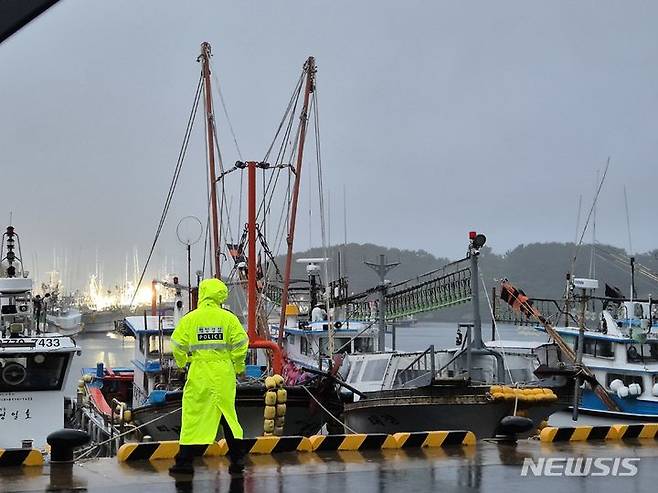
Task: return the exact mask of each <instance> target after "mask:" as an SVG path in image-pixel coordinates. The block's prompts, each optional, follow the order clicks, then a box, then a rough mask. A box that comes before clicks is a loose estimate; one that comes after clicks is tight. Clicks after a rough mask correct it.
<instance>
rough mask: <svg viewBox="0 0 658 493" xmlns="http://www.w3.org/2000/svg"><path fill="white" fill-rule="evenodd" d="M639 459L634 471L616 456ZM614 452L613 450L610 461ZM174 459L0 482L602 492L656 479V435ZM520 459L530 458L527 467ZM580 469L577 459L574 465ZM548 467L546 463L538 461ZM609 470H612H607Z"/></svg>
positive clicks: (15, 474) (251, 490)
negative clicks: (237, 467) (244, 459)
mask: <svg viewBox="0 0 658 493" xmlns="http://www.w3.org/2000/svg"><path fill="white" fill-rule="evenodd" d="M551 458H553V459H554V460H553V461H552V462H551V461H549V462H548V465H550V466H551V467H550V470H548V473H549V474H551V475H542V476H535V475H534V474H533V472H532V470H528V471H527V473H528V474H527V475H526V476H523V475H522V470H523V463H524V460H525V459H530V460H531V461H532V463H533V464H534V467H535V469H537V468H540V469H541V467H540V465H541V464H542V461H544V463H543V464H544V466H546V465H547V463H546V461H547V460H548V459H551ZM569 458H571V460H572V461H573V460H575V459H578V458H581V463H580V464H581V466H582V464H584V462H582V461H585V460H586V459H587V460H589V461H590V462H591V461H593V460H595V459H597V458H599V459H601V461H602V462H601V463H605V464H608V465H609V466H610V467H609V469H611V470H610V472H609V473H608V474H607V475H595V474H593V472H601V470H600V469H597V468H596V467H594V468H593V469H592V470H591V471H590V474H589V475H587V476H579V477H574V476H564V469H565V468H564V466H565V462H566V460H567V459H569ZM624 458H627V459H628V458H632V459H637V460H635V461H634V464H635V466H636V468H637V473H636V474H635V475H632V476H628V475H626V476H624V475H622V474H624V473H628V472H629V471H628V470H627V469H625V468H624V467H623V466H622V467H618V470H617V471H613V470H612V469H613V466H614V464H615V462H616V463H617V465H618V466H619V462H620V461H621V460H622V459H624ZM615 459H617V460H616V461H615ZM171 464H172V461H171V460H154V461H151V462H148V461H140V462H134V463H119V462H118V461H117V460H116V459H91V460H87V461H83V462H81V463H77V464H75V465H69V466H66V465H54V464H51V465H49V464H46V465H44V466H37V467H22V468H6V469H3V470H1V471H0V490H1V491H3V492H26V491H91V492H94V493H95V492H122V493H123V492H125V493H131V492H140V493H150V492H155V491H157V492H158V493H166V492H176V491H189V492H191V491H199V492H201V491H213V492H215V491H217V492H224V491H231V492H242V491H244V492H247V493H266V492H273V493H274V492H277V493H280V492H284V491H285V492H293V493H295V492H299V493H306V492H336V493H350V492H358V493H370V492H372V493H375V492H391V493H421V492H426V491H427V492H450V491H455V492H470V491H491V492H499V491H505V492H515V491H523V492H528V491H532V493H538V492H544V491H546V492H551V493H554V492H555V491H560V490H564V491H569V492H583V493H584V492H596V493H606V492H611V493H612V492H614V493H618V492H619V491H626V490H628V489H629V488H631V489H632V490H633V491H652V490H653V489H654V488H655V485H656V484H657V483H658V441H655V440H634V441H614V442H610V441H608V442H603V441H599V442H566V443H541V442H539V441H536V440H525V441H520V442H518V443H517V444H516V445H514V444H506V443H495V442H488V441H482V442H478V443H477V445H475V446H468V447H467V446H456V447H449V448H426V449H408V450H404V449H402V450H377V451H362V452H357V451H349V452H347V451H345V452H320V453H281V454H276V455H251V456H249V459H248V466H247V469H246V471H245V473H244V475H243V476H242V477H239V478H231V476H230V475H229V474H228V471H227V467H228V461H227V459H226V458H224V457H208V458H200V459H197V463H196V474H195V475H194V477H187V476H181V477H179V478H177V479H174V478H172V477H170V476H169V474H168V471H167V469H168V468H169V466H170V465H171ZM526 469H527V468H526ZM581 470H582V467H581ZM542 471H543V473H545V472H547V469H546V467H544V468H543V469H542ZM613 473H614V474H613Z"/></svg>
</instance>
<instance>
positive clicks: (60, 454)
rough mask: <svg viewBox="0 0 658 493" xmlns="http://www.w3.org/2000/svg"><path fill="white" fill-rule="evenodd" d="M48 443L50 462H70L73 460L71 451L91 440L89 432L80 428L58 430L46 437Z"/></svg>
mask: <svg viewBox="0 0 658 493" xmlns="http://www.w3.org/2000/svg"><path fill="white" fill-rule="evenodd" d="M46 441H47V442H48V445H50V462H52V463H60V464H62V463H70V462H73V451H74V450H75V449H76V448H78V447H81V446H82V445H86V444H87V443H89V442H90V441H91V437H90V436H89V433H87V432H86V431H82V430H67V429H64V430H58V431H55V432H53V433H51V434H50V435H48V438H47V439H46Z"/></svg>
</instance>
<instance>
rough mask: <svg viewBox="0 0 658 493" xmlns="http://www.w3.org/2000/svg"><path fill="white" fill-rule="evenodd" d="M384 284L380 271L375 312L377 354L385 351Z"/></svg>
mask: <svg viewBox="0 0 658 493" xmlns="http://www.w3.org/2000/svg"><path fill="white" fill-rule="evenodd" d="M384 282H385V279H384V275H383V273H382V271H380V285H379V303H378V306H379V310H378V311H377V318H378V322H377V325H378V333H377V350H378V351H379V352H383V351H386V286H385V285H384Z"/></svg>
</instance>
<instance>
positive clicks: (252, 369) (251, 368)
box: [245, 365, 263, 378]
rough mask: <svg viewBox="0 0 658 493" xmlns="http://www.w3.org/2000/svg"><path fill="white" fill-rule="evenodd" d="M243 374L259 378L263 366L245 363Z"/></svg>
mask: <svg viewBox="0 0 658 493" xmlns="http://www.w3.org/2000/svg"><path fill="white" fill-rule="evenodd" d="M245 374H246V375H247V376H248V377H250V378H260V377H261V376H262V375H263V368H261V367H260V365H247V369H246V371H245Z"/></svg>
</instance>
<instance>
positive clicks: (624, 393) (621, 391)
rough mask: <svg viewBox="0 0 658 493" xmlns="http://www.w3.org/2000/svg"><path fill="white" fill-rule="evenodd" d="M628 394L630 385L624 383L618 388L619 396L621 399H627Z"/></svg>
mask: <svg viewBox="0 0 658 493" xmlns="http://www.w3.org/2000/svg"><path fill="white" fill-rule="evenodd" d="M628 394H629V391H628V387H626V386H624V385H622V386H621V387H619V388H618V389H617V397H619V398H620V399H625V398H626V397H628Z"/></svg>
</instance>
